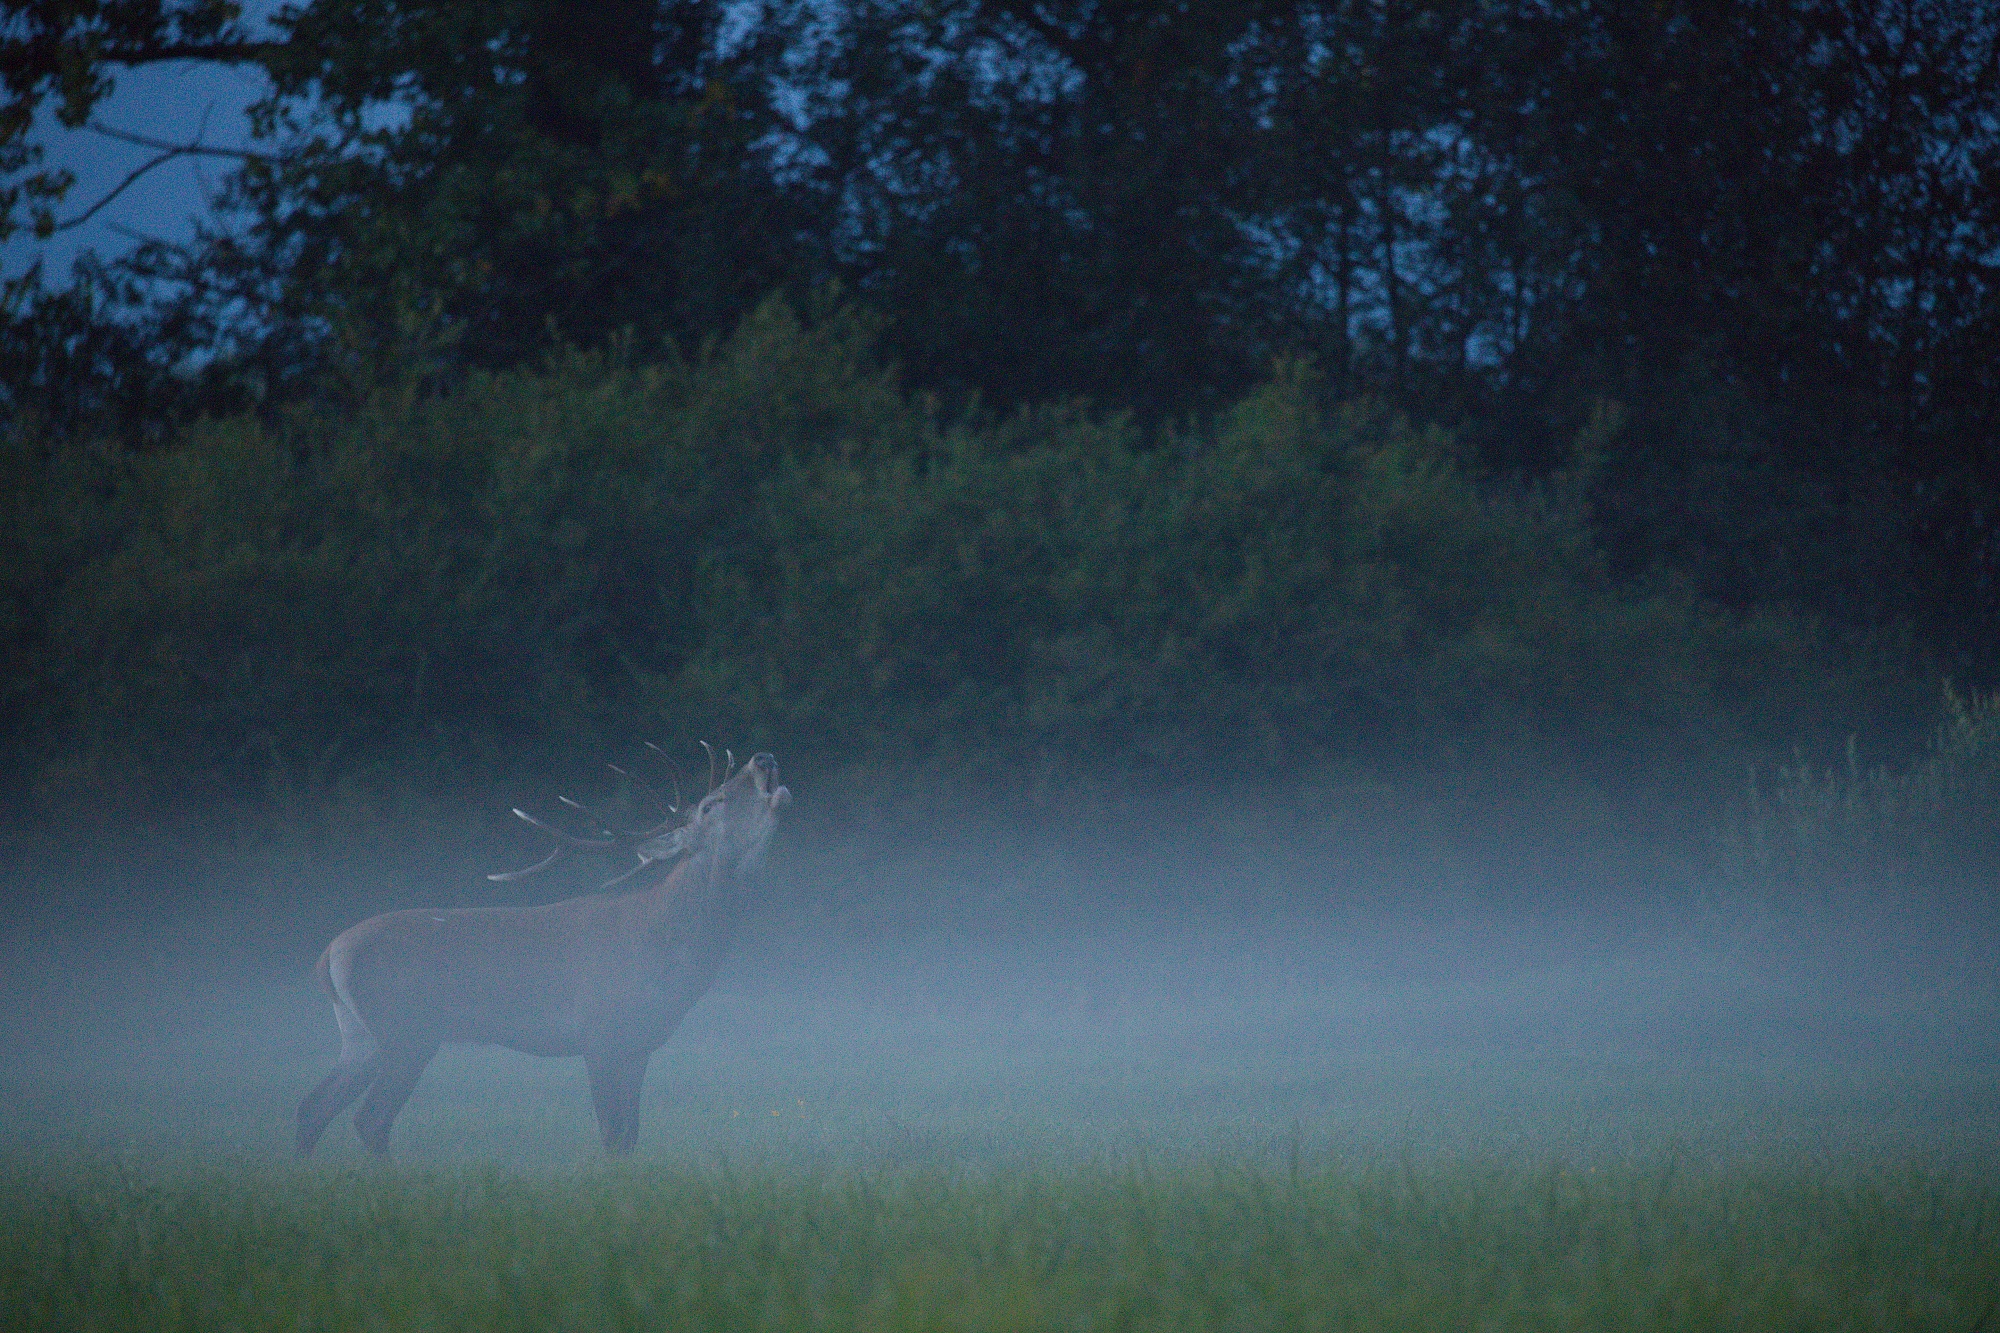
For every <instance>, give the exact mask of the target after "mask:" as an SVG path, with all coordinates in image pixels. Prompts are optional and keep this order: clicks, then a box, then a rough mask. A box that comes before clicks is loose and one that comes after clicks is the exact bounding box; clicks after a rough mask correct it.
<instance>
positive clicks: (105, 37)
mask: <svg viewBox="0 0 2000 1333" xmlns="http://www.w3.org/2000/svg"><path fill="white" fill-rule="evenodd" d="M1996 39H2000V19H1996V17H1995V11H1994V10H1993V8H1992V7H1991V6H1989V5H1984V4H1979V3H1976V2H1975V0H1912V2H1911V3H1893V4H1892V3H1884V0H1730V3H1726V4H1693V3H1688V2H1686V0H1675V2H1673V3H1663V4H1647V5H1632V4H1629V3H1624V0H1559V2H1558V3H1548V2H1547V0H1532V3H1530V2H1528V0H1522V2H1520V3H1514V2H1512V0H1423V2H1422V3H1410V4H1395V5H1386V4H1379V3H1363V2H1360V0H1230V2H1229V3H1214V4H1202V5H1192V6H1188V5H1149V4H1127V3H1079V4H1073V5H1049V4H1044V3H1041V0H1034V2H1033V3H1028V2H1025V0H951V3H944V4H931V3H924V4H917V3H911V2H910V0H856V2H855V3H844V4H840V5H824V4H818V3H806V2H805V0H798V2H796V3H794V2H792V0H770V2H769V3H765V4H761V5H755V6H748V5H725V4H721V3H716V2H715V0H618V2H617V3H606V4H600V5H592V6H590V7H589V12H588V13H587V14H585V13H581V12H579V10H578V9H577V7H576V6H574V5H570V4H566V3H558V2H557V0H508V3H501V4H495V3H488V2H487V0H479V2H478V3H472V2H471V0H425V3H417V4H408V3H395V4H390V3H386V0H306V2H304V3H299V4H295V5H287V6H283V7H280V8H279V9H277V10H276V11H275V13H274V15H273V16H272V17H271V18H270V19H269V20H268V21H262V20H259V21H251V20H246V19H244V18H243V17H242V15H241V13H240V12H239V9H238V7H237V6H236V5H234V4H231V3H228V2H227V0H177V2H176V3H167V4H158V5H126V4H112V3H98V2H96V0H93V2H92V3H83V4H73V5H59V6H39V5H28V6H24V7H20V8H19V9H18V10H17V11H15V12H14V16H13V18H12V20H11V21H10V24H9V26H8V27H7V28H6V29H5V32H4V33H3V34H0V56H4V59H0V75H4V84H5V92H6V97H7V101H6V104H5V106H4V108H0V111H4V114H0V187H4V188H0V204H4V205H5V208H4V211H0V216H4V218H5V219H6V221H5V223H0V225H12V224H20V225H31V226H44V227H53V226H55V225H58V224H59V223H60V222H61V221H63V220H64V214H65V213H71V214H73V213H74V212H76V211H79V210H80V209H81V208H82V207H83V206H84V204H85V202H86V201H81V200H68V201H64V202H60V203H59V202H57V201H56V199H55V192H56V191H57V190H58V188H59V187H60V186H61V184H62V179H61V176H60V173H57V172H52V171H50V170H48V169H47V167H46V164H38V163H36V162H35V161H33V160H32V157H33V152H32V148H33V139H32V123H33V116H34V115H35V114H36V113H37V112H40V113H41V114H44V115H46V114H47V113H48V112H50V111H54V112H56V113H57V114H60V115H61V116H62V117H63V118H64V119H65V120H66V121H67V122H68V123H71V124H77V123H82V122H84V121H86V120H87V119H88V118H89V117H90V116H91V115H92V114H93V112H94V109H95V108H96V107H97V106H98V104H99V99H100V98H101V96H102V95H103V93H104V91H105V90H106V88H108V87H109V86H110V85H111V83H112V82H113V81H114V80H115V76H116V75H117V73H118V71H119V70H121V69H123V68H128V67H130V66H133V65H140V64H145V63H148V62H152V61H163V60H185V59H190V58H193V59H202V58H207V59H211V60H216V61H224V62H234V63H237V64H243V65H248V66H250V67H252V68H253V69H255V70H257V71H260V72H261V73H262V74H263V75H264V76H266V77H267V78H268V79H269V81H270V87H271V89H272V93H271V96H270V98H269V99H268V101H266V102H265V103H264V104H263V105H262V106H261V107H260V108H259V110H258V124H259V125H260V127H261V129H262V133H263V138H262V139H261V141H260V144H259V146H258V147H257V149H256V154H257V155H255V156H253V158H252V160H249V161H246V162H244V163H242V164H241V167H240V169H239V170H236V171H235V172H234V173H233V174H228V175H226V176H225V178H224V183H223V185H222V186H221V189H220V200H219V203H220V206H219V209H218V212H217V213H216V215H215V217H214V218H213V219H212V220H211V222H210V223H209V224H208V226H207V228H206V229H205V231H204V233H203V235H202V236H201V237H200V239H198V240H197V241H196V242H195V243H194V244H192V245H189V246H178V247H177V246H163V245H152V246H147V247H144V248H143V249H142V250H141V251H140V252H138V253H137V254H136V255H134V256H132V257H130V258H129V259H128V260H126V261H124V262H122V263H121V264H118V265H111V266H108V267H105V268H103V269H101V270H99V271H97V272H95V273H94V274H92V275H86V280H85V281H84V282H83V284H82V285H81V286H80V287H71V288H64V289H61V290H60V291H58V290H54V289H42V290H38V289H37V288H36V287H35V286H34V285H33V284H29V285H28V286H25V287H21V288H19V289H17V290H15V291H14V292H13V293H12V295H11V297H10V300H9V302H8V306H7V318H6V321H5V325H6V327H5V337H6V339H7V350H8V355H7V356H6V357H5V358H0V363H4V365H5V367H6V371H5V374H4V375H0V380H4V383H3V384H0V402H4V404H5V406H6V407H7V408H9V409H11V411H10V415H12V416H14V417H17V418H19V417H31V418H34V419H36V420H41V421H47V422H51V423H54V424H55V425H56V426H57V427H59V428H60V429H61V430H63V431H64V432H67V433H75V432H77V431H84V432H103V431H112V432H115V433H116V434H118V436H119V437H120V438H122V439H125V440H128V441H132V442H137V443H141V444H145V443H148V442H157V441H159V440H160V439H163V438H165V437H166V435H168V434H170V433H171V431H170V427H171V425H172V422H173V421H175V420H188V419H193V418H194V417H197V416H199V415H200V414H202V413H203V412H215V411H221V410H233V409H235V408H239V407H257V408H259V409H260V410H263V411H266V412H267V413H268V412H269V411H271V410H273V409H274V406H275V405H279V404H283V403H286V402H291V401H296V400H298V399H300V398H305V397H311V396H313V395H315V394H317V393H321V392H323V391H324V389H325V384H326V378H327V375H328V373H329V367H330V365H331V363H332V362H334V361H336V360H337V359H338V357H339V355H340V348H341V347H342V346H345V345H350V344H353V343H357V342H359V343H380V342H381V341H383V340H384V339H385V338H388V337H391V336H392V335H394V334H395V332H396V331H397V330H399V329H405V328H408V327H410V326H413V325H415V326H420V327H423V328H425V329H428V330H429V331H430V332H431V333H432V334H433V335H435V336H436V337H437V338H438V339H439V340H440V342H441V343H443V344H448V346H449V348H450V352H449V356H448V358H447V360H448V363H449V366H450V367H451V368H452V369H453V370H454V371H455V372H458V373H462V372H463V371H465V370H468V369H473V368H481V369H486V370H505V369H508V368H511V367H516V366H520V365H525V364H531V363H533V362H534V361H535V359H536V358H538V357H540V356H542V355H544V354H546V353H547V352H548V351H549V350H550V349H551V348H552V347H556V346H565V345H574V346H582V347H591V348H597V347H602V346H604V345H606V344H607V342H608V340H610V339H612V338H614V337H628V338H630V339H631V345H632V346H633V347H634V348H635V349H636V351H637V354H638V355H640V356H641V357H642V358H643V359H657V358H660V357H664V356H666V355H667V354H668V352H669V349H677V351H678V353H679V354H681V355H684V356H692V355H693V354H694V351H695V349H696V348H698V347H699V346H700V345H701V343H702V341H703V340H704V339H706V338H710V337H716V336H721V335H723V334H725V333H726V332H727V331H728V330H729V329H730V328H731V327H733V325H734V324H735V323H736V321H738V320H739V319H741V318H742V317H743V316H744V315H745V314H746V313H748V312H749V311H750V310H751V309H752V308H753V307H754V306H755V305H756V304H757V303H758V302H759V301H761V300H762V299H764V298H765V297H766V296H767V295H769V294H770V293H772V292H773V291H779V290H783V291H785V292H787V293H789V295H790V296H791V298H792V299H793V301H794V303H795V304H796V305H800V306H803V305H804V304H806V303H807V302H808V301H809V300H810V299H811V298H812V296H813V294H814V293H817V292H820V291H822V290H824V289H826V288H827V287H828V286H829V284H838V285H839V286H840V287H841V289H842V290H844V291H845V292H846V293H847V294H848V296H849V298H850V299H853V300H857V301H860V302H862V303H864V304H866V305H867V306H868V307H869V308H870V309H871V310H873V311H874V312H876V314H877V315H878V316H879V317H880V318H881V320H882V338H883V344H884V347H885V349H886V351H887V352H888V353H889V354H890V355H891V356H892V357H893V359H894V360H895V361H896V362H897V363H898V364H899V366H900V367H901V368H902V370H903V372H904V374H905V376H906V380H907V382H908V383H910V384H912V385H913V386H915V387H917V388H921V389H924V390H927V391H931V392H935V393H937V394H939V395H941V397H942V398H943V399H944V400H945V401H946V402H948V403H953V404H959V403H963V402H966V401H968V400H970V399H972V398H974V397H976V398H977V400H978V401H980V402H983V403H985V404H987V405H989V406H992V407H995V408H998V409H1000V410H1002V411H1011V410H1013V409H1015V408H1017V407H1021V406H1024V405H1036V404H1046V403H1052V402H1061V401H1068V400H1071V399H1074V398H1077V397H1085V398H1088V399H1090V400H1091V401H1093V402H1094V403H1096V404H1097V405H1098V406H1099V407H1100V408H1103V409H1105V410H1111V411H1121V410H1122V411H1130V412H1132V413H1134V414H1135V415H1136V416H1137V417H1138V418H1139V419H1141V420H1142V421H1147V422H1181V421H1186V420H1188V419H1190V418H1191V417H1192V418H1197V419H1200V418H1208V417H1212V416H1214V414H1216V413H1218V412H1222V411H1225V410H1227V409H1228V407H1229V406H1230V405H1231V404H1233V403H1235V402H1237V401H1239V400H1240V399H1241V398H1242V397H1243V395H1244V394H1246V393H1247V392H1249V391H1250V390H1251V388H1252V387H1253V386H1254V385H1256V384H1258V383H1260V382H1262V381H1263V380H1264V379H1265V378H1266V377H1267V376H1268V375H1269V374H1270V368H1271V366H1272V365H1273V364H1274V363H1275V362H1276V361H1277V360H1279V359H1281V358H1285V357H1304V358H1309V359H1311V360H1312V361H1313V363H1314V364H1315V365H1316V366H1317V367H1318V369H1319V373H1320V374H1321V375H1322V376H1323V377H1324V378H1325V380H1326V382H1327V383H1328V384H1329V385H1330V386H1331V388H1332V390H1333V391H1334V393H1335V395H1336V396H1337V397H1343V398H1345V397H1358V396H1363V395H1367V396H1373V397H1378V398H1381V399H1383V400H1385V401H1388V402H1390V403H1392V404H1394V405H1395V406H1396V407H1397V408H1399V409H1400V410H1403V411H1405V412H1408V413H1409V414H1410V415H1411V416H1412V417H1413V419H1417V420H1423V421H1434V422H1438V423H1440V424H1443V425H1445V426H1446V427H1448V428H1449V429H1451V430H1452V432H1453V433H1454V435H1455V436H1456V438H1458V439H1459V440H1460V441H1461V442H1462V443H1463V444H1464V446H1465V447H1466V448H1468V449H1469V450H1471V451H1472V453H1473V454H1474V455H1476V457H1477V458H1478V460H1479V462H1480V464H1481V465H1482V466H1483V467H1485V468H1487V469H1489V470H1491V471H1493V472H1496V473H1503V474H1507V475H1513V476H1519V477H1522V478H1525V479H1528V480H1531V481H1532V480H1539V479H1543V478H1547V477H1548V476H1550V475H1552V474H1553V473H1554V472H1555V471H1557V470H1559V469H1561V468H1562V467H1563V466H1564V465H1565V459H1566V457H1567V453H1566V451H1567V449H1568V447H1569V442H1570V440H1571V439H1572V438H1573V437H1574V436H1575V434H1576V432H1577V431H1578V430H1580V429H1582V428H1584V427H1585V426H1586V425H1587V423H1588V422H1589V420H1590V415H1591V412H1592V410H1593V407H1592V405H1593V404H1594V403H1596V402H1597V401H1598V400H1600V399H1604V398H1609V399H1612V400H1615V401H1616V402H1618V403H1619V404H1620V405H1621V407H1622V410H1623V412H1624V421H1625V428H1624V430H1623V431H1622V432H1621V433H1620V436H1619V439H1618V443H1617V447H1616V448H1615V449H1612V450H1609V451H1608V452H1607V454H1606V457H1605V459H1604V464H1603V467H1602V470H1601V472H1600V473H1599V475H1598V477H1597V480H1596V482H1595V487H1596V490H1595V493H1594V495H1593V497H1592V500H1593V513H1594V515H1595V518H1594V520H1593V523H1594V530H1595V532H1596V533H1597V535H1598V537H1599V539H1600V542H1601V544H1602V545H1603V547H1604V549H1605V551H1606V554H1607V556H1608V557H1609V558H1610V560H1611V561H1612V563H1613V568H1614V570H1615V572H1617V573H1618V574H1620V575H1621V576H1625V575H1633V576H1643V575H1648V574H1652V573H1656V572H1658V571H1660V570H1662V569H1671V570H1674V571H1677V572H1678V573H1679V574H1680V575H1682V576H1683V577H1686V578H1688V579H1689V580H1691V581H1692V582H1693V583H1694V585H1695V586H1696V588H1697V589H1698V591H1699V592H1700V593H1701V594H1702V595H1704V596H1707V597H1710V598H1713V599H1715V600H1718V601H1722V602H1725V603H1727V604H1729V605H1731V606H1733V607H1736V608H1739V609H1742V608H1747V607H1749V606H1752V605H1755V604H1759V603H1771V602H1783V603H1787V604H1790V605H1794V606H1797V607H1800V608H1802V609H1803V610H1804V611H1806V612H1807V613H1808V614H1811V615H1815V616H1819V617H1822V618H1828V619H1831V620H1836V621H1841V622H1844V623H1847V624H1850V625H1857V626H1880V625H1883V624H1886V623H1889V622H1903V623H1906V624H1908V625H1910V626H1912V627H1913V629H1914V630H1915V632H1916V633H1917V634H1918V635H1919V636H1920V637H1921V638H1922V639H1923V640H1925V641H1926V642H1927V643H1929V644H1930V645H1932V646H1933V647H1934V648H1935V650H1936V651H1937V652H1938V653H1939V654H1940V655H1941V656H1942V657H1943V659H1945V660H1946V661H1947V662H1948V663H1949V664H1950V665H1951V667H1952V669H1953V670H1955V671H1956V672H1957V673H1958V674H1960V675H1961V676H1965V675H1972V676H1977V677H1979V678H1981V679H1985V680H1992V679H1994V678H1995V677H1996V675H2000V658H1996V652H2000V649H1996V648H1995V646H1994V645H1995V644H1996V643H2000V577H1996V569H2000V538H1996V535H1995V534H1996V531H2000V529H1996V520H1995V517H1994V516H1995V515H1996V514H2000V489H1996V487H2000V481H1996V478H2000V380H1997V379H1996V371H1995V364H1996V362H1995V358H1994V357H1993V356H1992V354H1991V349H1992V348H1993V347H1994V346H1996V345H2000V283H1996V281H1995V277H1996V274H1995V264H1996V260H1995V256H1996V255H2000V193H1996V192H1995V190H1994V188H1993V182H1994V181H1995V180H2000V120H1996V118H1995V117H1994V115H1993V107H1994V106H1995V105H1996V104H2000V83H1996V81H2000V60H1996V58H1995V56H1996V49H2000V48H1996Z"/></svg>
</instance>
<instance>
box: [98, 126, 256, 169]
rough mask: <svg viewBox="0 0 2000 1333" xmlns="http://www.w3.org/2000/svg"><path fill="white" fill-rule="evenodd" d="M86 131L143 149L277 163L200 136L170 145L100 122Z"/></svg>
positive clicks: (250, 150) (251, 151)
mask: <svg viewBox="0 0 2000 1333" xmlns="http://www.w3.org/2000/svg"><path fill="white" fill-rule="evenodd" d="M85 128H86V129H89V130H91V131H92V132H93V133H96V134H102V135H104V136H105V137H106V138H109V139H119V140H122V141H123V142H125V143H130V144H137V145H139V147H141V148H159V149H164V150H168V151H171V152H176V153H192V154H194V155H196V156H198V157H234V158H239V159H241V160H242V161H245V162H276V161H277V160H278V155H277V154H276V153H260V152H258V151H257V150H256V149H254V148H212V147H210V146H209V145H207V144H205V143H203V142H202V141H201V139H200V137H199V136H196V137H195V138H194V139H191V140H189V141H188V142H187V143H184V144H180V143H170V142H168V141H167V140H165V139H155V138H153V137H151V136H150V135H145V134H134V133H132V131H130V130H119V129H113V128H112V127H111V126H109V125H105V124H103V123H101V122H99V121H95V120H93V121H91V122H90V123H89V124H88V125H87V126H85Z"/></svg>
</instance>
